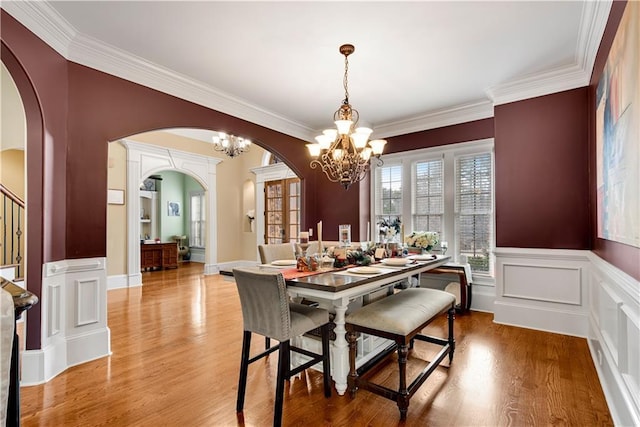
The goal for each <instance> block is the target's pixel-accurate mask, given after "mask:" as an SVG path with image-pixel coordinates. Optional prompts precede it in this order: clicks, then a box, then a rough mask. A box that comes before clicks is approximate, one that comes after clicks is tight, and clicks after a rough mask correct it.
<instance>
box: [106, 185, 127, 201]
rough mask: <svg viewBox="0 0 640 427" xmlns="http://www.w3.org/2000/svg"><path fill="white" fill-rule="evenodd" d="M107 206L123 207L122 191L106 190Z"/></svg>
mask: <svg viewBox="0 0 640 427" xmlns="http://www.w3.org/2000/svg"><path fill="white" fill-rule="evenodd" d="M107 204H109V205H124V190H112V189H108V190H107Z"/></svg>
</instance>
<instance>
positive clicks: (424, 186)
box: [413, 159, 444, 235]
mask: <svg viewBox="0 0 640 427" xmlns="http://www.w3.org/2000/svg"><path fill="white" fill-rule="evenodd" d="M413 172H414V177H415V181H414V184H413V229H414V230H420V231H437V232H438V234H439V235H442V232H443V229H442V217H443V214H444V194H443V188H444V187H443V168H442V159H436V160H427V161H421V162H417V163H415V164H414V171H413Z"/></svg>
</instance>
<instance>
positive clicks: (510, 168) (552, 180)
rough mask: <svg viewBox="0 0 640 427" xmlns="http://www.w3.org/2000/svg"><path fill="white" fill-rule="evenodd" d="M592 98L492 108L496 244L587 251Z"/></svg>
mask: <svg viewBox="0 0 640 427" xmlns="http://www.w3.org/2000/svg"><path fill="white" fill-rule="evenodd" d="M587 94H588V91H587V89H586V88H582V89H575V90H571V91H566V92H560V93H556V94H553V95H547V96H542V97H537V98H532V99H528V100H525V101H520V102H513V103H510V104H505V105H499V106H496V107H495V109H494V113H495V116H494V117H495V129H496V136H495V160H496V162H495V163H496V166H495V181H496V182H495V192H496V246H498V247H521V248H551V249H589V180H588V178H589V175H588V168H587V165H588V158H589V153H588V148H589V147H588V133H587V130H588V114H587V113H588V110H587V101H588V96H587Z"/></svg>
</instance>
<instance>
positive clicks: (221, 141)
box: [212, 132, 251, 157]
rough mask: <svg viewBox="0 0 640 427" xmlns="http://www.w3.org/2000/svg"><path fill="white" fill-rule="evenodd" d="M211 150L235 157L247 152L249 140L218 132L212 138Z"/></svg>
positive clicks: (249, 144)
mask: <svg viewBox="0 0 640 427" xmlns="http://www.w3.org/2000/svg"><path fill="white" fill-rule="evenodd" d="M212 139H213V148H214V149H215V150H216V151H222V152H223V153H224V154H226V155H227V156H229V157H236V156H239V155H240V154H242V153H245V152H247V151H249V147H251V140H250V139H246V138H242V137H239V136H235V135H227V134H226V133H224V132H218V134H217V135H214V136H213V137H212Z"/></svg>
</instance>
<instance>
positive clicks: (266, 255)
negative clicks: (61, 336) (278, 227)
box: [258, 243, 296, 264]
mask: <svg viewBox="0 0 640 427" xmlns="http://www.w3.org/2000/svg"><path fill="white" fill-rule="evenodd" d="M258 252H259V253H260V262H261V263H262V264H269V263H271V262H273V261H275V260H278V259H296V252H295V248H294V246H293V243H272V244H270V245H258Z"/></svg>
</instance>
